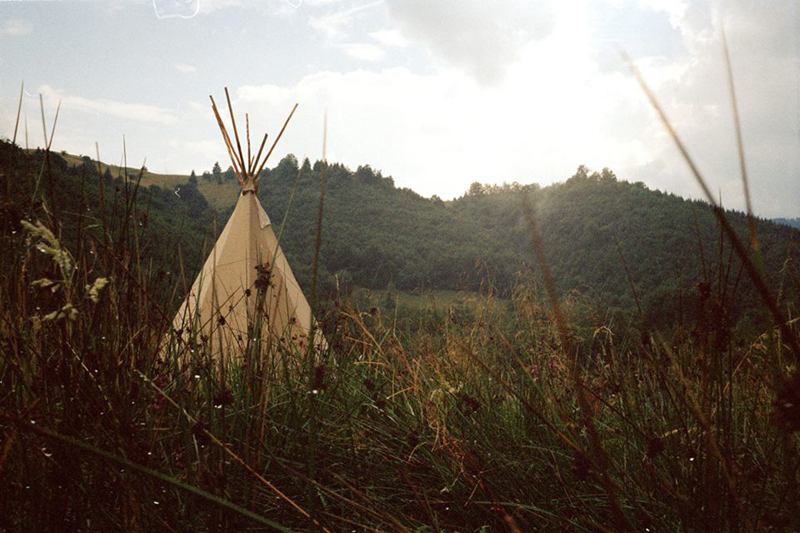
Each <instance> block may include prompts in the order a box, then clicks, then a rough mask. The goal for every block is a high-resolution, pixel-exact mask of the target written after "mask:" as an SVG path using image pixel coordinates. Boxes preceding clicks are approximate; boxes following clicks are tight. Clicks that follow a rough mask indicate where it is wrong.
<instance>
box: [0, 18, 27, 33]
mask: <svg viewBox="0 0 800 533" xmlns="http://www.w3.org/2000/svg"><path fill="white" fill-rule="evenodd" d="M31 31H33V28H32V27H31V25H30V23H29V22H26V21H24V20H7V21H6V22H5V24H3V25H2V26H0V35H9V36H14V37H19V36H22V35H28V34H29V33H31Z"/></svg>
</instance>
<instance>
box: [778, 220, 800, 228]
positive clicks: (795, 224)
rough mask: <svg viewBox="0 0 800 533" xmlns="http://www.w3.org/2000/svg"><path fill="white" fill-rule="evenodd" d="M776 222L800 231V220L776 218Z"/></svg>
mask: <svg viewBox="0 0 800 533" xmlns="http://www.w3.org/2000/svg"><path fill="white" fill-rule="evenodd" d="M774 222H775V223H776V224H783V225H785V226H791V227H793V228H798V229H800V218H776V219H774Z"/></svg>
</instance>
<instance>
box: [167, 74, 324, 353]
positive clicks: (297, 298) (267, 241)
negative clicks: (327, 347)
mask: <svg viewBox="0 0 800 533" xmlns="http://www.w3.org/2000/svg"><path fill="white" fill-rule="evenodd" d="M225 92H226V96H227V89H226V90H225ZM211 101H212V107H213V109H214V113H215V115H216V117H217V121H218V123H219V126H220V130H221V131H222V136H223V139H224V140H225V143H226V145H227V148H228V151H229V154H230V156H231V160H232V161H233V165H234V169H235V170H236V173H237V176H238V177H239V181H240V183H241V184H242V193H241V195H240V196H239V199H238V200H237V202H236V208H235V209H234V211H233V214H232V215H231V218H230V220H228V223H227V224H226V225H225V229H223V230H222V233H221V234H220V235H219V238H218V239H217V242H216V243H215V245H214V248H213V249H212V251H211V254H210V255H209V256H208V259H207V260H206V262H205V264H204V265H203V269H202V270H201V271H200V273H199V274H198V276H197V279H196V280H195V282H194V284H193V285H192V288H191V290H190V291H189V295H188V296H187V297H186V300H185V301H184V302H183V304H182V305H181V307H180V309H179V310H178V313H177V315H176V316H175V319H174V322H173V327H174V329H176V330H178V331H183V332H195V333H198V334H200V335H201V337H202V338H203V339H205V341H206V342H208V343H209V345H210V348H211V353H212V355H214V356H218V355H220V354H226V355H236V354H239V353H242V352H243V350H244V348H245V347H246V346H247V345H248V344H249V343H250V342H252V341H254V340H256V339H258V338H260V339H261V340H262V341H264V342H265V343H266V344H267V346H276V345H284V346H295V347H298V348H303V347H307V346H308V337H309V334H310V330H311V325H312V316H311V307H310V306H309V304H308V302H307V301H306V299H305V297H304V296H303V292H302V291H301V289H300V286H299V285H298V284H297V280H296V279H295V277H294V275H293V274H292V269H291V268H290V267H289V263H288V262H287V261H286V257H285V256H284V254H283V251H282V250H281V248H280V246H279V244H278V239H277V237H276V235H275V231H273V227H272V224H271V223H270V219H269V217H268V216H267V213H266V212H265V211H264V208H263V207H262V206H261V203H260V202H259V201H258V198H257V196H256V191H257V189H258V175H259V174H260V172H261V170H262V169H263V166H264V163H265V162H266V160H267V158H269V155H270V154H271V153H272V149H274V147H275V144H277V142H278V140H279V139H280V137H281V135H282V134H283V131H284V129H285V128H286V124H288V123H289V120H290V119H291V117H292V114H294V109H292V113H291V114H290V115H289V118H288V119H287V120H286V124H284V126H283V128H284V129H282V130H281V132H280V134H279V135H278V137H277V138H276V139H275V141H274V142H273V144H272V148H270V150H269V152H268V153H267V155H266V156H265V157H264V159H263V160H262V161H259V159H260V156H261V151H262V150H263V148H264V144H265V143H266V139H267V136H266V135H265V136H264V142H262V143H261V149H260V150H259V152H258V155H257V156H256V158H255V159H252V158H251V156H250V146H249V137H250V135H249V118H248V134H247V152H248V155H247V163H245V159H244V157H243V155H244V154H243V153H242V150H241V145H240V142H239V136H238V133H237V132H236V122H235V120H234V118H233V112H232V110H231V120H232V122H233V130H234V134H235V142H236V145H234V144H233V142H232V141H231V139H230V137H229V136H228V134H227V131H226V128H225V125H224V123H223V122H222V120H221V118H220V116H219V113H218V111H217V108H216V105H215V104H214V99H213V98H212V99H211ZM228 105H229V108H230V98H228ZM296 108H297V106H296V105H295V109H296ZM237 149H238V154H237ZM237 156H238V157H237ZM315 338H316V342H315V344H316V345H317V346H318V347H319V346H324V344H325V340H324V338H323V337H322V334H321V332H319V330H317V333H316V335H315Z"/></svg>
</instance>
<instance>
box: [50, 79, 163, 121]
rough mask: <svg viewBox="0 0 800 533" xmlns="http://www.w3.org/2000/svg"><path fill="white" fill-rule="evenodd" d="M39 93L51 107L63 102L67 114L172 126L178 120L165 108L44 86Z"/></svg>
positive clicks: (63, 109)
mask: <svg viewBox="0 0 800 533" xmlns="http://www.w3.org/2000/svg"><path fill="white" fill-rule="evenodd" d="M39 91H40V92H41V93H42V95H43V96H44V97H45V98H46V99H47V100H48V102H49V103H50V104H51V105H55V104H56V103H57V102H58V101H61V111H62V112H66V113H70V112H79V113H88V114H92V115H106V116H109V117H115V118H121V119H126V120H134V121H137V122H150V123H156V124H172V123H174V122H175V120H176V117H175V114H174V113H173V112H172V111H171V110H169V109H165V108H163V107H157V106H151V105H147V104H132V103H128V102H119V101H116V100H108V99H105V98H100V99H90V98H84V97H82V96H76V95H69V94H65V93H64V92H63V91H60V90H58V89H55V88H53V87H51V86H49V85H42V86H41V87H40V88H39Z"/></svg>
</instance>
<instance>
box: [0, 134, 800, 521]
mask: <svg viewBox="0 0 800 533" xmlns="http://www.w3.org/2000/svg"><path fill="white" fill-rule="evenodd" d="M7 153H8V154H10V155H9V157H11V158H13V165H12V164H10V165H9V166H8V168H10V169H13V173H12V174H11V176H7V178H11V179H13V180H14V181H9V182H7V187H8V189H9V190H11V189H13V188H14V187H21V185H20V184H21V183H25V181H24V180H30V182H33V183H36V184H37V186H36V189H37V193H36V195H35V198H33V201H31V202H26V203H25V204H24V205H20V204H13V205H12V204H11V202H10V200H7V205H4V206H3V210H2V218H3V220H2V224H0V227H2V235H0V246H2V249H3V250H4V253H5V254H6V255H5V257H6V258H7V259H4V260H3V261H2V262H1V263H0V305H2V307H1V308H0V343H1V344H0V350H1V351H2V358H0V439H2V440H1V442H0V478H1V479H2V483H0V530H5V531H67V530H68V531H242V530H245V529H246V530H265V531H267V530H282V531H287V530H292V531H416V532H424V531H430V532H439V531H484V532H488V531H515V532H516V531H525V532H527V531H554V530H555V531H624V530H633V531H697V530H704V531H710V530H714V531H740V530H747V529H749V530H754V531H792V530H798V529H799V528H800V505H799V504H800V491H799V489H798V469H800V455H798V441H797V436H796V434H795V433H793V432H794V431H796V430H798V429H800V422H799V421H798V420H797V419H794V418H793V413H795V412H796V410H793V407H792V406H793V405H800V402H799V401H798V398H797V397H798V396H800V392H798V391H797V388H796V387H795V386H793V385H792V384H793V382H792V381H791V380H790V379H789V376H792V375H795V372H796V370H797V368H796V365H797V361H796V359H795V358H794V357H793V355H792V354H791V352H790V350H789V348H788V346H789V345H790V344H791V343H792V342H793V341H792V340H791V338H793V337H794V336H796V335H797V329H798V322H797V319H796V318H795V316H796V312H797V302H796V301H794V300H791V299H787V298H784V299H782V300H772V302H771V303H769V304H765V305H768V306H769V307H770V308H771V310H773V313H774V311H775V310H777V314H776V316H778V317H780V323H778V322H776V324H775V327H774V329H771V330H769V331H765V332H764V333H763V335H761V336H759V337H757V338H754V339H745V338H736V337H735V336H734V335H733V332H732V325H731V324H730V323H729V322H728V321H726V320H724V316H725V315H726V309H727V307H728V306H730V305H732V304H731V302H730V298H726V296H725V295H726V291H727V290H731V286H734V285H735V284H737V283H740V282H739V280H738V279H736V280H734V279H731V277H730V276H728V275H722V274H720V276H719V277H718V278H717V279H716V281H715V280H713V279H712V280H711V282H709V281H708V280H707V279H705V278H704V279H700V280H698V281H699V284H698V291H699V292H700V296H701V298H699V300H698V301H699V304H698V305H699V309H698V310H697V311H698V312H697V314H696V316H698V317H700V318H699V319H698V321H697V322H696V323H695V324H690V325H687V327H688V328H690V329H691V334H688V333H687V332H684V331H675V332H667V331H661V332H658V331H652V332H649V333H644V334H638V333H637V334H631V335H629V334H628V333H627V332H628V331H629V330H628V329H627V328H625V327H621V326H618V325H613V324H603V323H601V322H599V321H598V322H597V323H595V324H594V325H593V328H592V329H591V330H589V335H588V336H586V335H585V333H586V331H585V330H583V331H581V332H579V331H578V326H577V322H576V319H575V315H576V313H577V307H576V306H575V305H574V302H573V301H572V300H571V299H570V298H569V297H567V298H559V297H558V296H557V295H556V294H555V293H554V291H553V290H552V284H551V283H550V282H549V281H548V279H547V278H548V276H547V275H545V276H544V286H543V285H542V281H540V278H539V277H538V276H536V275H534V274H531V273H526V274H521V275H520V278H519V282H518V284H517V287H516V289H515V291H514V293H513V297H512V308H513V312H512V313H511V314H506V313H502V314H498V313H496V312H495V310H496V309H497V306H496V305H495V304H494V302H492V296H491V291H487V294H489V295H488V296H486V297H485V301H484V302H483V305H481V306H478V307H477V308H476V311H475V312H474V313H472V314H470V315H464V314H456V313H450V314H446V315H443V316H438V318H435V319H434V320H432V321H427V322H425V324H423V325H421V326H420V327H419V328H418V329H408V328H407V329H404V330H400V329H397V328H396V327H395V324H396V321H395V320H392V318H391V317H385V316H383V314H382V311H381V309H379V308H377V309H376V308H373V309H369V310H368V309H361V308H359V307H358V306H357V305H356V304H355V303H354V302H351V301H348V300H347V298H344V297H342V298H341V299H336V301H335V302H334V304H335V305H334V306H333V308H334V309H335V310H334V311H332V312H331V313H330V315H329V316H325V317H319V318H320V323H322V324H325V325H326V334H327V337H328V341H329V347H328V349H327V351H326V353H325V354H324V356H323V357H322V358H319V356H318V354H314V353H313V350H308V351H306V350H302V349H299V348H298V347H293V346H286V345H284V346H262V345H260V344H258V343H254V344H253V345H250V344H248V349H247V350H248V351H247V352H246V353H245V354H244V355H243V356H242V357H238V358H237V357H234V358H231V359H230V360H229V361H228V362H227V364H226V365H225V366H220V365H218V364H215V363H214V360H213V359H212V358H211V356H210V353H209V352H210V350H209V347H208V345H207V343H205V342H204V339H202V338H200V337H199V336H197V335H191V334H187V333H185V332H183V333H178V332H174V331H172V330H171V324H172V313H174V310H175V304H176V303H177V302H176V298H177V299H179V298H180V297H181V295H182V294H183V292H182V290H183V289H182V287H183V286H184V284H181V285H180V286H179V287H176V288H175V289H174V290H171V291H165V290H163V286H161V285H160V284H159V283H160V282H159V280H158V279H156V275H155V274H153V273H152V272H151V270H150V269H149V268H148V267H147V266H146V265H147V261H146V258H144V257H141V254H140V253H139V248H138V242H139V238H140V237H139V230H138V229H137V228H136V227H135V221H136V220H137V217H136V216H133V215H135V210H136V205H137V204H136V195H137V191H138V185H137V184H138V180H137V179H132V180H128V179H126V180H125V182H124V187H123V190H121V191H118V192H117V193H115V194H114V196H113V197H111V196H109V197H106V196H103V199H102V203H101V207H100V208H98V209H92V208H90V207H89V206H90V205H91V203H92V202H91V201H90V199H88V198H87V201H86V206H85V207H86V209H87V210H86V211H84V210H83V209H82V210H81V212H80V213H62V212H59V211H58V210H57V209H56V208H55V207H54V205H53V203H52V202H51V201H48V199H47V198H46V196H45V197H43V195H42V191H41V190H39V187H38V183H39V182H40V181H42V183H45V184H46V183H48V179H49V178H48V171H47V169H48V166H47V164H46V161H47V158H46V156H45V158H44V161H45V164H43V165H42V166H41V167H38V162H37V161H38V160H35V159H34V158H31V156H27V155H24V154H22V153H21V151H19V150H17V149H16V148H13V149H11V150H9V151H7ZM38 168H41V170H40V171H39V170H37V169H38ZM37 172H38V174H37ZM139 177H141V173H140V174H139ZM101 187H102V181H101ZM45 189H46V187H45ZM101 190H102V189H101ZM103 194H105V193H103ZM12 197H14V196H13V195H9V196H8V197H7V198H12ZM525 201H526V202H527V200H525ZM527 217H528V218H527V221H528V223H529V224H530V225H531V235H532V237H533V245H534V247H537V253H538V254H539V257H540V260H541V268H542V269H543V270H544V271H545V272H546V264H547V263H546V250H539V249H538V248H539V247H540V246H541V243H540V240H538V239H537V237H536V229H535V216H534V213H533V212H532V211H529V212H528V213H527ZM20 220H22V221H24V222H20ZM66 221H69V222H70V224H69V227H71V228H77V230H76V231H77V236H76V238H75V239H74V242H77V243H79V245H78V246H77V247H75V249H67V248H66V247H65V246H64V245H63V242H64V239H63V235H61V231H62V228H63V227H65V226H66V225H67V224H65V222H66ZM721 224H724V223H722V222H721ZM620 255H621V251H620ZM714 260H715V261H716V265H717V266H718V267H719V272H721V273H722V272H725V271H726V270H729V268H728V265H730V258H729V257H728V258H726V257H724V255H723V253H722V252H721V251H720V252H719V253H718V254H717V257H716V258H715V259H714V258H711V257H705V258H704V262H705V261H709V262H711V261H714ZM623 267H624V268H627V267H626V266H625V264H624V257H621V268H623ZM756 274H757V273H756ZM704 275H705V273H704ZM790 282H791V281H790ZM713 283H716V285H718V286H714V288H716V289H717V290H711V286H712V285H713ZM742 283H743V282H742ZM709 284H711V285H709ZM631 290H632V291H633V292H634V293H636V292H637V288H636V287H635V285H634V284H633V282H631ZM767 291H768V292H769V288H767ZM773 307H774V309H772V308H773ZM774 314H775V313H774ZM786 316H788V318H784V317H786ZM630 331H634V330H633V329H631V330H630ZM787 336H788V337H787ZM582 337H583V338H582ZM165 339H167V341H166V343H165ZM165 346H169V348H167V349H166V352H165ZM187 353H188V354H189V356H188V358H187V357H185V355H186V354H187ZM165 354H166V355H165ZM793 402H795V403H793ZM788 404H791V405H789V407H787V405H788Z"/></svg>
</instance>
